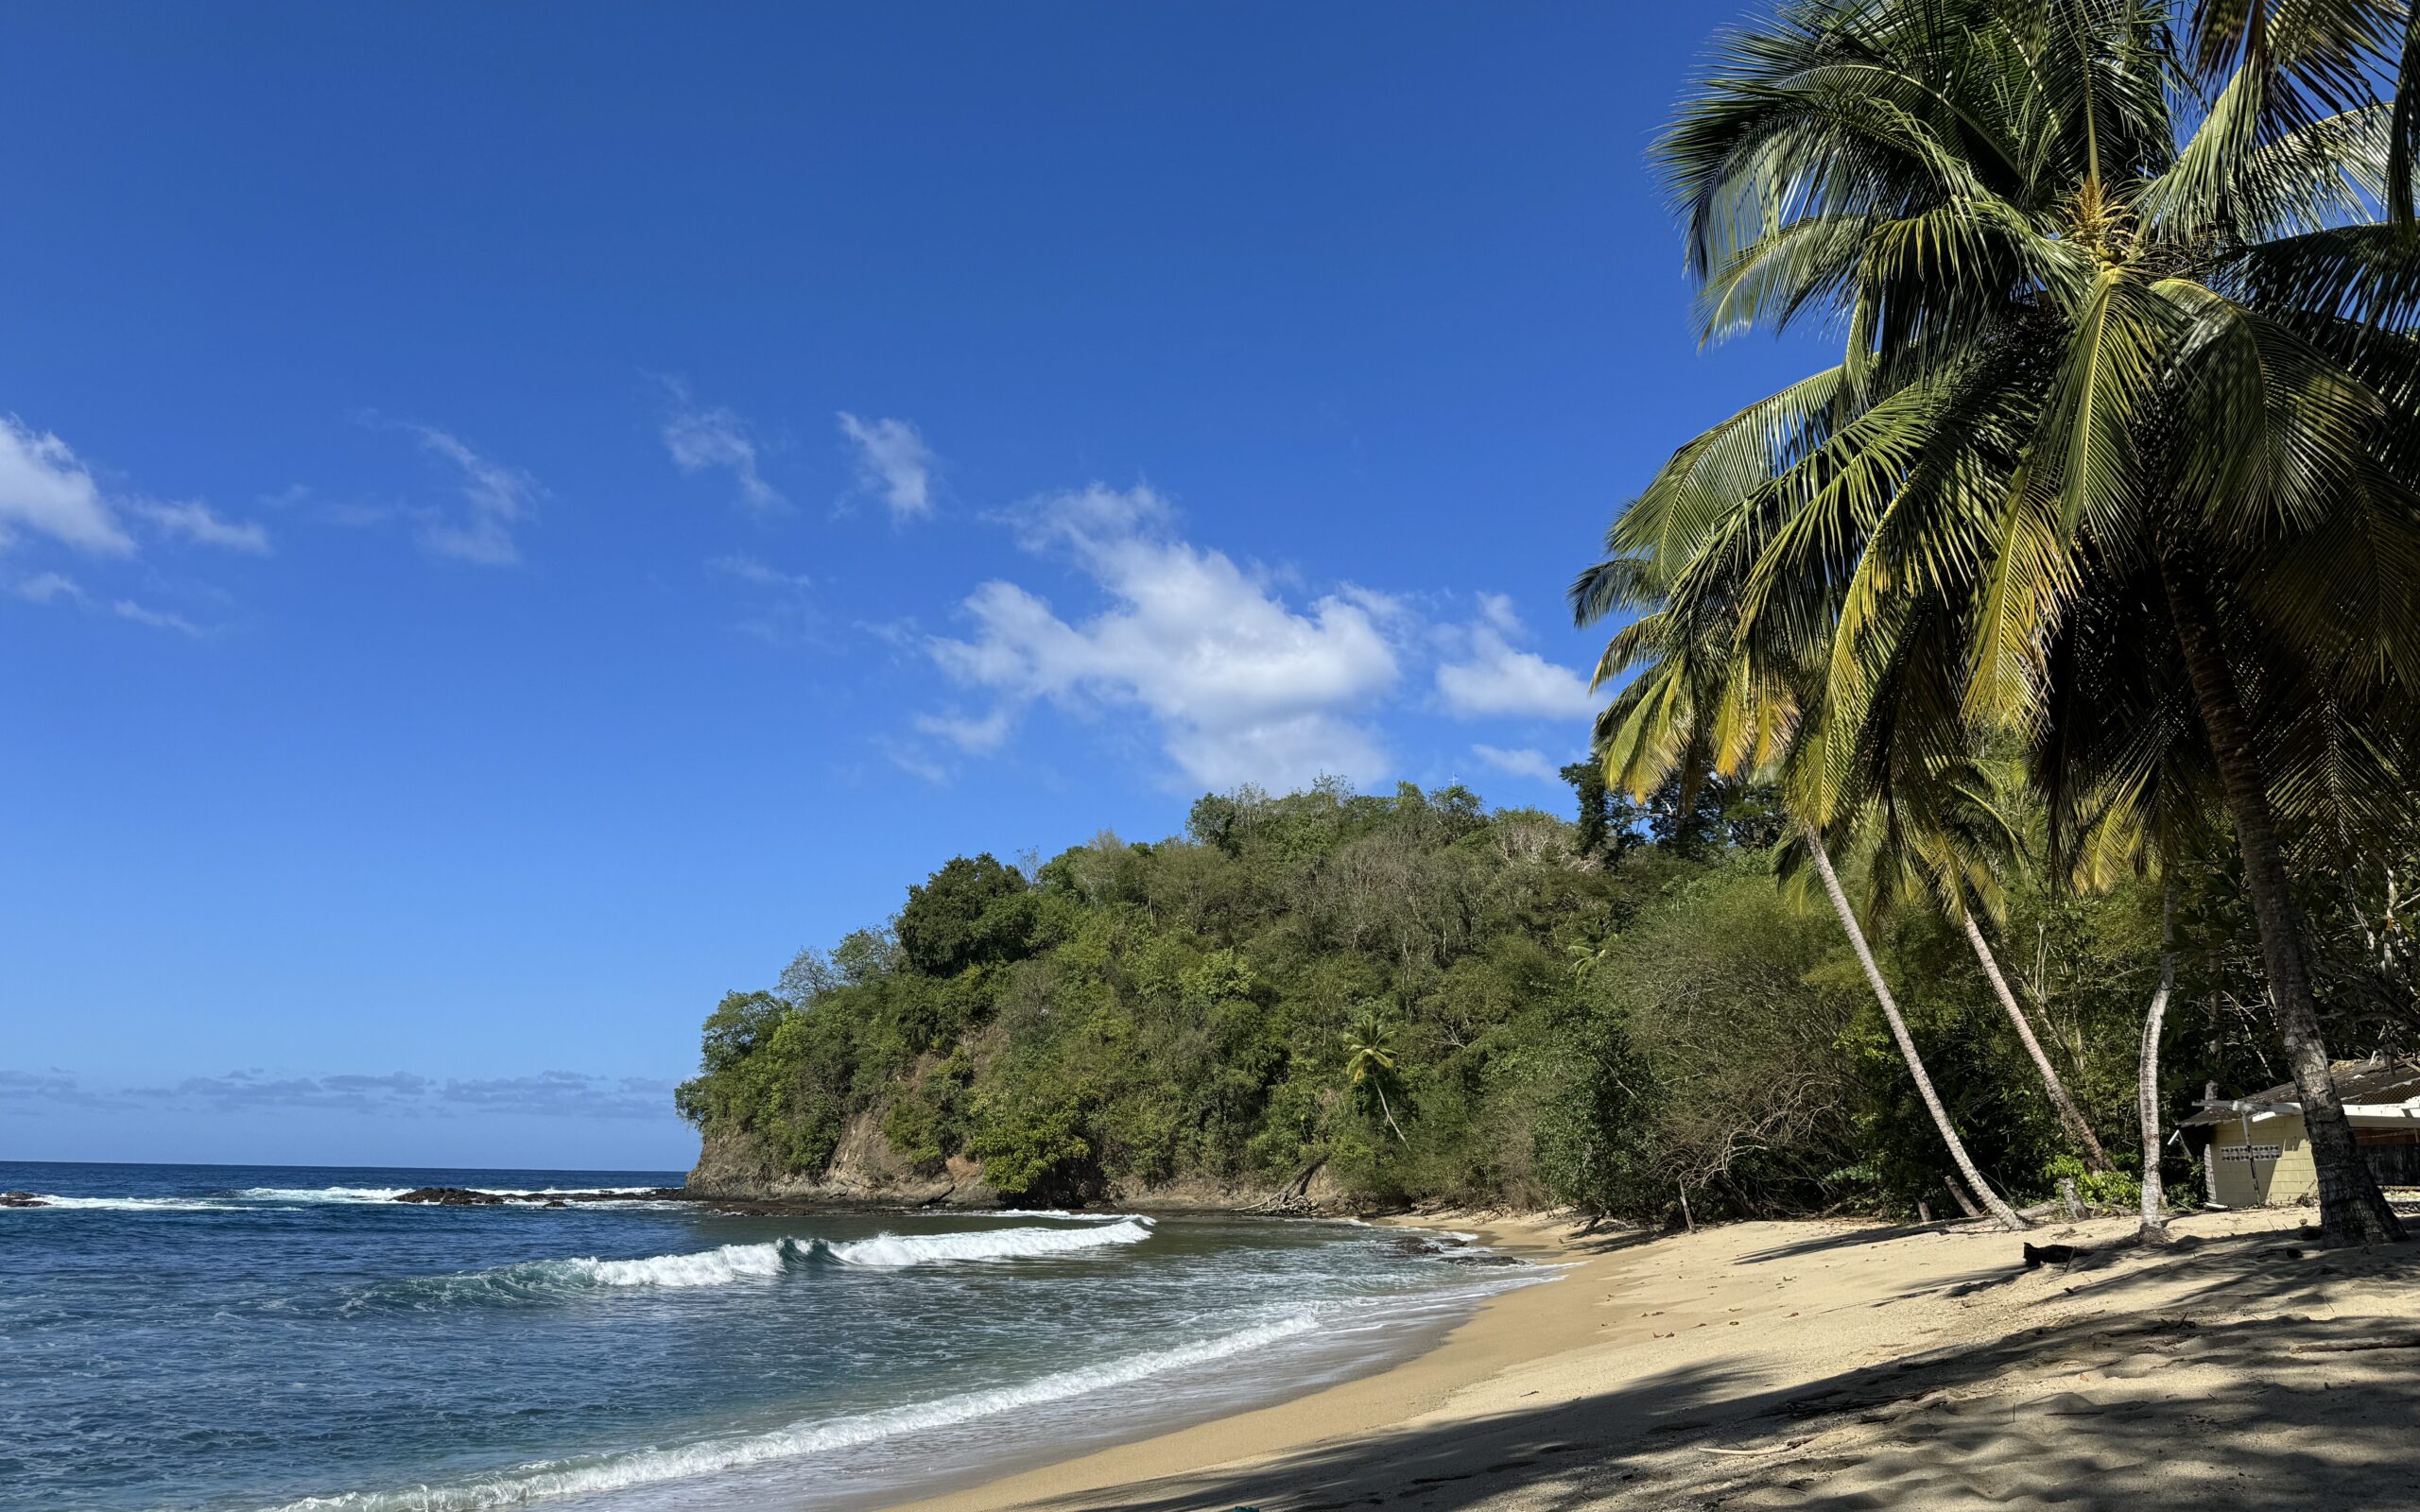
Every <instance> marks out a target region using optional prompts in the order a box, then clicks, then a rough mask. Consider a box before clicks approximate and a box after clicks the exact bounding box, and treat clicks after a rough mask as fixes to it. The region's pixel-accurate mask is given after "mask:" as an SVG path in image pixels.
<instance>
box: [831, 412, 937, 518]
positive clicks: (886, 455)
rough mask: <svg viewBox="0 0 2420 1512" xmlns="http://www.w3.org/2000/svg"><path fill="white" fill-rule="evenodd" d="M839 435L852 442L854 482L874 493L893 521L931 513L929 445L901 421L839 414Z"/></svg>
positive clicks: (931, 464) (914, 430)
mask: <svg viewBox="0 0 2420 1512" xmlns="http://www.w3.org/2000/svg"><path fill="white" fill-rule="evenodd" d="M840 434H841V435H843V436H845V437H847V438H849V439H850V440H851V441H854V442H855V443H856V452H857V485H858V487H860V488H862V489H864V490H866V491H867V492H869V493H873V494H875V495H876V496H878V497H879V498H880V499H881V500H882V502H883V503H884V505H886V506H887V507H889V508H890V517H891V518H892V519H893V520H902V521H905V520H916V519H921V518H923V517H924V516H925V515H928V514H930V513H932V512H933V473H934V472H935V471H936V470H937V469H936V464H935V462H934V458H933V451H932V448H931V447H929V446H926V445H925V438H924V437H923V436H922V435H920V434H918V432H917V430H916V427H915V426H913V425H911V424H909V423H908V421H904V420H859V419H858V418H857V417H856V416H855V415H852V414H850V413H848V412H847V411H846V410H843V411H841V413H840Z"/></svg>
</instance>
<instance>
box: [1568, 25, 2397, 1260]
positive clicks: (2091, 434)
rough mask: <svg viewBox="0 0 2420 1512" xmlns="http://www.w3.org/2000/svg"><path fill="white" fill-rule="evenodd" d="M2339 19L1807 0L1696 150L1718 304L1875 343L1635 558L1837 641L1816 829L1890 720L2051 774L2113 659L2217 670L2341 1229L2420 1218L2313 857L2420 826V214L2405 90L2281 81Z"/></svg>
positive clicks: (2240, 832) (2267, 952)
mask: <svg viewBox="0 0 2420 1512" xmlns="http://www.w3.org/2000/svg"><path fill="white" fill-rule="evenodd" d="M2238 3H2240V0H2238ZM2279 9H2280V10H2281V12H2282V10H2283V9H2285V8H2279ZM2325 9H2331V7H2329V6H2327V5H2325V4H2320V5H2314V6H2313V7H2310V8H2308V10H2309V11H2310V12H2312V13H2315V12H2317V11H2320V10H2325ZM2324 41H2325V39H2324V38H2321V39H2319V40H2314V39H2313V36H2310V35H2303V34H2301V33H2297V32H2296V31H2295V29H2294V28H2293V27H2283V26H2281V27H2277V28H2273V30H2272V33H2271V35H2270V38H2269V41H2268V42H2267V43H2265V44H2264V45H2266V46H2267V47H2268V49H2269V51H2268V52H2267V53H2266V54H2264V55H2262V56H2263V57H2265V58H2266V59H2267V61H2266V62H2260V63H2258V64H2257V65H2256V61H2255V60H2253V55H2254V52H2255V51H2256V50H2255V49H2252V48H2249V47H2247V48H2245V49H2244V53H2245V56H2246V59H2247V61H2245V62H2243V63H2242V64H2241V65H2240V66H2237V67H2234V68H2232V69H2231V70H2228V71H2226V72H2224V73H2223V75H2221V76H2214V75H2213V74H2211V73H2210V72H2207V71H2204V72H2196V71H2195V70H2194V69H2193V68H2192V67H2191V66H2189V65H2188V61H2187V58H2186V51H2185V47H2184V44H2183V42H2182V41H2181V40H2180V34H2179V29H2178V27H2177V26H2174V25H2173V24H2172V23H2171V20H2170V18H2169V15H2168V14H2167V12H2166V10H2165V9H2164V8H2162V7H2160V6H2157V5H2151V4H2139V3H2130V0H1795V3H1792V4H1789V5H1787V6H1785V7H1784V9H1782V10H1781V11H1780V12H1779V13H1778V14H1777V15H1776V16H1774V17H1773V18H1772V20H1770V21H1769V22H1766V23H1763V24H1761V25H1759V26H1756V27H1755V28H1754V29H1751V30H1747V31H1743V32H1739V33H1737V34H1735V35H1733V36H1731V37H1729V38H1727V39H1725V41H1724V42H1723V43H1722V45H1721V47H1720V53H1719V55H1718V58H1717V60H1716V62H1715V64H1714V67H1713V68H1712V70H1711V71H1710V73H1709V75H1708V77H1706V78H1705V79H1703V81H1702V82H1701V84H1700V85H1699V86H1698V88H1697V89H1696V90H1695V92H1694V93H1693V94H1692V95H1691V96H1690V98H1689V99H1688V100H1687V101H1686V103H1685V106H1684V108H1683V110H1682V112H1681V113H1680V115H1679V117H1678V119H1677V120H1676V122H1675V124H1674V126H1673V127H1672V128H1671V129H1670V130H1669V131H1668V133H1667V134H1666V136H1665V137H1664V138H1663V140H1662V142H1661V143H1660V145H1659V153H1660V155H1661V158H1662V161H1663V163H1664V166H1665V168H1666V171H1667V173H1668V177H1669V179H1670V180H1671V182H1672V185H1673V188H1674V191H1675V195H1676V198H1677V199H1678V200H1679V202H1680V205H1681V208H1682V211H1683V215H1684V217H1685V221H1686V225H1687V245H1688V251H1689V258H1690V263H1691V266H1692V268H1693V269H1694V270H1695V271H1696V273H1697V274H1698V275H1699V277H1700V278H1701V280H1702V281H1703V289H1704V296H1703V299H1704V303H1703V319H1704V325H1705V330H1706V332H1707V334H1708V335H1721V334H1724V333H1726V332H1729V331H1732V330H1736V329H1739V328H1743V327H1746V326H1751V325H1757V324H1764V325H1773V326H1778V325H1784V324H1788V323H1789V322H1790V321H1792V320H1796V319H1804V318H1836V319H1837V320H1838V321H1839V322H1840V324H1841V326H1842V327H1843V328H1844V329H1845V331H1846V334H1847V336H1848V346H1847V352H1846V356H1845V360H1844V361H1843V362H1842V363H1841V365H1840V366H1838V367H1836V368H1833V369H1827V370H1826V371H1824V372H1823V373H1819V374H1817V375H1815V376H1814V377H1812V378H1809V379H1807V380H1806V381H1804V382H1802V383H1801V384H1799V385H1796V386H1793V387H1791V388H1789V389H1786V390H1784V391H1783V392H1782V393H1781V394H1778V395H1775V396H1774V397H1773V398H1772V399H1771V400H1768V401H1765V402H1764V403H1763V404H1759V405H1755V406H1751V408H1750V409H1749V410H1747V411H1743V412H1742V414H1741V415H1740V416H1737V417H1735V418H1734V419H1733V420H1732V421H1728V422H1726V423H1725V424H1724V425H1722V426H1718V427H1717V428H1716V429H1715V430H1714V431H1711V432H1708V433H1707V434H1706V435H1705V436H1703V437H1701V438H1698V440H1696V441H1693V442H1691V443H1690V444H1689V445H1688V446H1686V447H1684V448H1683V449H1682V451H1681V452H1680V453H1679V454H1676V455H1675V457H1674V459H1673V461H1672V462H1671V463H1670V464H1668V467H1667V468H1666V469H1665V471H1664V472H1663V473H1662V474H1660V475H1659V477H1658V478H1657V480H1656V481H1655V483H1654V484H1653V485H1651V488H1650V490H1649V492H1648V494H1647V495H1645V496H1642V498H1641V499H1640V500H1639V501H1638V502H1637V503H1636V504H1634V506H1633V507H1631V509H1630V510H1629V511H1628V512H1627V513H1626V514H1625V516H1624V517H1623V520H1622V521H1621V522H1620V523H1618V524H1616V531H1615V535H1614V539H1613V544H1614V547H1615V553H1616V559H1623V560H1628V559H1634V558H1643V559H1650V560H1651V561H1653V562H1654V563H1655V564H1656V566H1655V569H1654V570H1655V571H1656V572H1657V573H1660V574H1661V575H1662V576H1663V582H1664V585H1665V589H1664V596H1663V600H1662V605H1663V607H1662V609H1661V610H1660V612H1662V613H1665V614H1668V615H1670V616H1673V617H1674V619H1675V620H1676V621H1679V622H1687V621H1690V620H1691V619H1693V618H1695V617H1699V616H1704V615H1714V616H1717V617H1720V616H1723V615H1728V616H1729V617H1730V623H1729V626H1728V628H1727V632H1726V637H1725V638H1726V641H1727V643H1728V644H1730V645H1731V646H1732V647H1733V650H1732V652H1731V657H1732V660H1733V661H1734V662H1736V663H1737V666H1738V667H1739V668H1740V669H1741V670H1740V672H1739V673H1738V674H1737V676H1735V677H1734V678H1733V679H1731V683H1732V685H1735V686H1738V687H1752V686H1755V685H1757V684H1758V683H1759V682H1760V681H1761V680H1765V679H1773V678H1776V677H1780V678H1785V679H1786V678H1787V677H1789V676H1790V675H1791V674H1793V673H1796V672H1799V671H1803V670H1804V669H1806V668H1808V667H1810V666H1818V667H1821V668H1822V674H1823V675H1822V684H1821V688H1820V691H1817V692H1816V693H1815V694H1814V696H1812V697H1811V698H1804V699H1802V713H1803V714H1805V716H1806V717H1805V719H1804V720H1803V723H1806V724H1808V725H1811V726H1814V727H1816V728H1813V729H1800V730H1796V731H1794V733H1793V736H1792V744H1793V747H1795V748H1800V749H1803V750H1805V751H1806V754H1805V756H1804V757H1803V758H1797V757H1794V758H1793V760H1794V764H1795V765H1797V766H1798V767H1799V769H1800V773H1801V781H1800V785H1799V790H1798V792H1797V794H1796V798H1795V801H1794V805H1793V806H1794V812H1797V813H1799V814H1800V815H1801V816H1804V817H1805V818H1806V820H1807V822H1808V823H1809V825H1810V827H1814V828H1820V827H1821V826H1822V825H1823V824H1824V823H1825V822H1827V821H1828V820H1829V819H1830V818H1831V817H1832V816H1834V815H1835V814H1836V813H1837V814H1843V815H1844V814H1847V813H1852V812H1854V809H1855V805H1857V804H1858V803H1860V802H1863V801H1866V800H1867V799H1868V798H1869V797H1870V795H1869V794H1868V793H1866V792H1863V791H1860V790H1859V787H1858V782H1857V781H1856V777H1857V768H1858V754H1859V752H1860V751H1862V750H1865V749H1867V748H1869V747H1870V746H1871V744H1872V743H1873V742H1874V741H1875V740H1876V738H1877V735H1876V731H1877V730H1889V732H1890V734H1889V738H1890V739H1891V741H1892V742H1893V743H1894V744H1895V743H1914V744H1915V745H1916V746H1917V747H1919V748H1921V749H1925V750H1927V751H1929V752H1932V753H1934V754H1933V755H1932V756H1930V757H1928V758H1927V761H1924V762H1917V763H1913V764H1910V768H1909V769H1912V770H1916V771H1919V772H1921V771H1922V770H1924V769H1926V768H1927V766H1930V767H1933V768H1937V769H1940V770H1944V771H1945V770H1947V769H1949V760H1948V758H1949V756H1950V755H1951V753H1954V752H1955V751H1956V750H1958V749H1961V748H1963V747H1964V746H1965V744H1966V743H1967V742H1969V741H1970V740H1971V738H1972V736H1973V732H1974V731H1975V730H1979V729H1980V730H2004V731H2011V732H2014V734H2015V735H2016V736H2017V737H2018V738H2020V739H2021V740H2022V741H2024V742H2025V743H2026V744H2027V746H2028V747H2029V749H2030V750H2031V751H2032V752H2034V753H2035V756H2036V765H2037V770H2036V774H2035V775H2036V781H2037V782H2040V781H2041V780H2042V774H2041V771H2040V770H2039V769H2038V768H2039V765H2040V761H2039V758H2040V754H2041V753H2042V752H2043V751H2045V750H2047V749H2054V748H2057V747H2061V746H2062V744H2063V743H2064V742H2065V741H2066V739H2067V733H2068V732H2067V731H2066V730H2065V729H2064V728H2062V727H2061V725H2060V724H2059V723H2058V721H2060V720H2061V719H2062V718H2065V717H2069V716H2071V715H2073V714H2074V713H2075V711H2076V710H2077V709H2078V707H2079V701H2078V699H2077V698H2076V696H2074V693H2073V687H2074V685H2076V684H2078V683H2080V682H2087V681H2092V680H2095V679H2098V680H2100V681H2102V682H2130V681H2131V682H2135V683H2142V684H2145V685H2150V686H2165V685H2166V684H2167V683H2168V681H2169V673H2170V672H2174V673H2177V674H2181V676H2178V677H2176V678H2175V679H2173V680H2174V686H2175V688H2176V690H2177V691H2179V692H2180V693H2181V694H2182V695H2183V698H2182V704H2181V707H2182V710H2183V712H2184V713H2185V715H2186V716H2187V721H2188V724H2189V729H2188V730H2187V734H2188V735H2189V738H2190V739H2191V740H2192V741H2193V742H2195V743H2196V744H2197V746H2198V747H2200V749H2201V750H2202V751H2203V752H2204V754H2205V755H2206V757H2207V759H2208V761H2209V764H2210V765H2211V767H2212V768H2213V770H2214V771H2215V772H2216V774H2217V777H2218V779H2219V788H2220V791H2221V793H2222V794H2223V800H2224V807H2225V810H2226V813H2227V816H2228V818H2229V819H2230V820H2231V822H2232V827H2233V830H2234V833H2235V836H2236V839H2237V843H2238V850H2239V851H2240V853H2241V858H2242V866H2243V877H2244V884H2245V888H2246V892H2247V894H2248V896H2249V898H2250V901H2251V902H2252V906H2253V912H2254V915H2255V917H2256V919H2257V921H2258V926H2259V934H2260V937H2261V944H2262V954H2263V960H2264V966H2265V971H2266V975H2267V979H2268V987H2269V998H2270V1002H2271V1007H2272V1011H2273V1015H2274V1017H2275V1020H2276V1022H2277V1025H2278V1029H2279V1032H2280V1036H2281V1038H2282V1039H2283V1040H2284V1042H2285V1045H2286V1050H2287V1056H2288V1060H2289V1063H2290V1065H2291V1067H2292V1069H2293V1073H2294V1078H2295V1081H2296V1084H2297V1090H2298V1091H2299V1092H2300V1094H2301V1100H2302V1103H2303V1106H2304V1109H2305V1119H2306V1124H2307V1126H2308V1131H2309V1139H2310V1143H2311V1147H2312V1152H2313V1157H2314V1160H2315V1162H2316V1163H2317V1165H2318V1167H2319V1171H2320V1194H2321V1205H2322V1224H2323V1228H2324V1229H2325V1231H2326V1232H2327V1233H2328V1234H2329V1235H2330V1236H2331V1237H2332V1238H2335V1239H2339V1240H2356V1239H2376V1238H2389V1237H2399V1235H2400V1229H2399V1226H2398V1224H2397V1222H2396V1220H2395V1218H2394V1213H2393V1211H2392V1210H2391V1209H2389V1208H2388V1207H2387V1206H2386V1204H2385V1201H2384V1199H2383V1197H2382V1196H2381V1195H2380V1194H2379V1193H2378V1191H2377V1184H2376V1182H2375V1181H2374V1180H2373V1179H2372V1178H2371V1177H2370V1176H2369V1173H2368V1171H2367V1168H2366V1166H2365V1165H2364V1164H2363V1163H2362V1161H2361V1160H2360V1158H2359V1152H2358V1151H2357V1150H2356V1148H2355V1147H2354V1144H2353V1140H2352V1135H2351V1129H2350V1126H2349V1125H2347V1123H2346V1122H2345V1119H2344V1116H2343V1112H2342V1102H2341V1100H2340V1099H2339V1098H2338V1096H2337V1094H2336V1091H2335V1086H2334V1082H2333V1079H2332V1077H2331V1075H2330V1074H2329V1061H2328V1057H2327V1052H2326V1047H2325V1043H2324V1040H2323V1038H2322V1035H2321V1032H2320V1025H2319V1019H2318V1013H2317V1005H2316V1002H2315V999H2314V996H2313V993H2312V988H2311V983H2310V974H2309V971H2308V963H2307V961H2306V958H2305V954H2304V946H2303V942H2302V940H2301V938H2300V936H2299V933H2298V926H2297V923H2296V919H2295V915H2294V911H2293V905H2292V899H2291V893H2290V885H2289V880H2288V871H2287V857H2288V853H2289V851H2290V848H2292V847H2295V846H2297V845H2316V844H2320V843H2323V842H2325V843H2329V844H2337V845H2343V844H2354V845H2358V844H2360V843H2363V842H2364V841H2365V840H2371V839H2375V838H2377V837H2379V836H2384V835H2388V834H2391V833H2394V831H2395V830H2396V829H2397V828H2399V827H2401V826H2404V825H2407V824H2408V823H2409V822H2410V820H2411V815H2410V813H2409V812H2408V811H2409V810H2410V808H2411V805H2410V803H2409V794H2410V778H2409V776H2408V774H2409V773H2411V771H2413V770H2420V766H2415V765H2413V757H2414V756H2415V754H2420V700H2415V696H2414V695H2415V691H2416V690H2420V504H2415V495H2414V492H2413V490H2412V488H2411V480H2412V479H2413V478H2414V477H2415V476H2420V423H2415V411H2416V410H2420V237H2416V236H2414V235H2412V234H2411V233H2409V232H2405V231H2403V230H2402V229H2400V228H2397V227H2394V226H2389V225H2384V224H2380V223H2379V221H2378V217H2377V205H2378V203H2379V200H2380V197H2381V196H2383V195H2385V194H2386V192H2387V187H2388V185H2387V179H2388V176H2389V170H2390V167H2391V163H2390V159H2391V158H2393V157H2394V155H2395V153H2394V148H2393V146H2392V141H2393V139H2394V137H2395V135H2396V133H2395V130H2394V120H2393V111H2392V108H2391V107H2390V106H2388V105H2387V104H2385V103H2383V102H2381V101H2378V100H2376V99H2374V98H2371V97H2369V96H2368V95H2366V94H2361V93H2360V92H2359V91H2358V90H2356V89H2354V88H2353V86H2352V85H2351V84H2350V83H2346V82H2344V80H2342V79H2341V78H2340V79H2338V83H2339V84H2341V85H2342V90H2341V92H2340V93H2341V95H2342V97H2328V96H2317V95H2310V94H2309V92H2308V91H2306V92H2305V96H2306V98H2320V99H2321V100H2322V103H2324V104H2326V105H2328V106H2329V107H2331V109H2330V110H2329V111H2328V112H2322V111H2320V110H2318V109H2315V108H2302V109H2297V110H2287V109H2284V108H2281V107H2280V106H2279V104H2278V101H2279V100H2280V98H2281V97H2282V96H2283V95H2284V94H2286V93H2287V92H2286V91H2284V90H2283V89H2281V87H2280V86H2279V85H2278V82H2277V81H2278V80H2279V79H2280V78H2282V77H2287V75H2286V74H2285V73H2284V72H2283V65H2281V64H2278V63H2277V62H2276V59H2277V57H2278V56H2280V55H2283V56H2284V57H2286V58H2287V59H2288V60H2300V62H2298V63H2297V66H2303V65H2305V64H2308V60H2310V59H2313V58H2319V57H2322V56H2324V55H2325V52H2326V46H2325V45H2323V43H2324ZM2311 66H2315V65H2311ZM2307 71H2308V69H2307ZM2331 77H2332V76H2331ZM1638 571H1639V569H1636V568H1633V567H1613V566H1608V567H1606V568H1602V569H1599V572H1598V573H1597V574H1596V575H1595V577H1596V579H1597V580H1599V581H1601V582H1602V583H1604V584H1609V585H1613V586H1615V587H1618V586H1620V585H1621V584H1622V583H1623V582H1625V581H1629V580H1632V579H1634V578H1635V577H1636V576H1637V573H1638ZM1582 587H1583V589H1588V588H1589V587H1590V579H1583V584H1582ZM2118 625H2124V626H2128V627H2133V628H2135V629H2136V630H2137V631H2138V632H2139V633H2138V634H2137V635H2136V636H2135V637H2133V638H2131V639H2125V640H2112V639H2111V638H2110V636H2109V634H2108V629H2109V627H2113V626H2118ZM2104 662H2107V663H2121V665H2117V666H2105V665H2097V664H2098V663H2104ZM2127 662H2136V663H2140V664H2139V665H2136V666H2135V667H2133V668H2131V669H2129V668H2128V667H2126V666H2124V665H2122V663H2127ZM1718 744H1720V742H1718ZM2096 748H2097V747H2096ZM2104 775H2106V776H2111V777H2114V776H2115V774H2114V773H2113V774H2104ZM2099 781H2100V779H2096V780H2095V782H2096V783H2098V782H2099Z"/></svg>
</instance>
